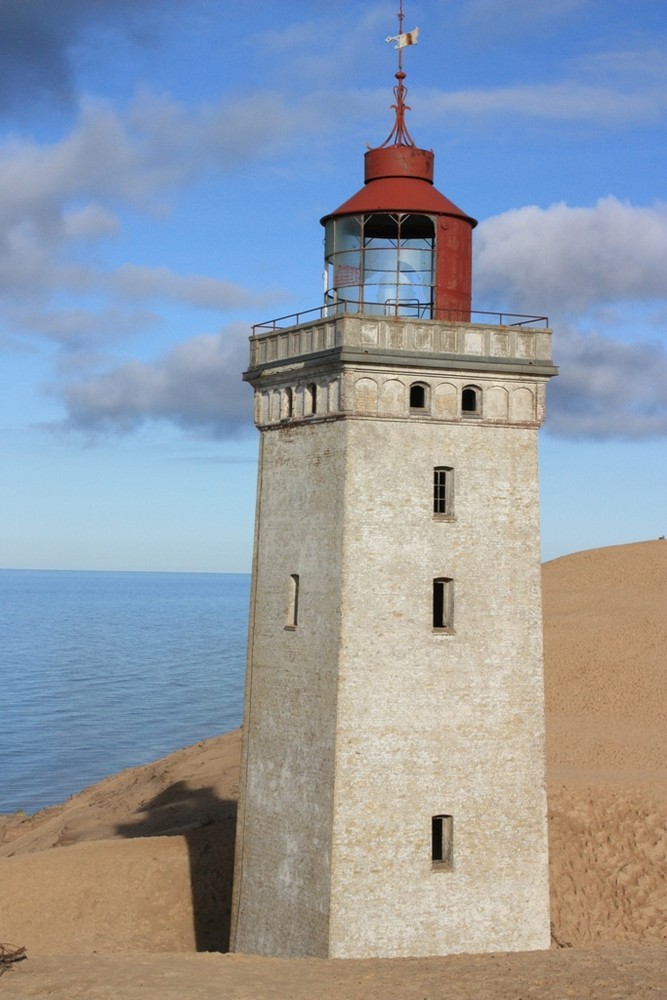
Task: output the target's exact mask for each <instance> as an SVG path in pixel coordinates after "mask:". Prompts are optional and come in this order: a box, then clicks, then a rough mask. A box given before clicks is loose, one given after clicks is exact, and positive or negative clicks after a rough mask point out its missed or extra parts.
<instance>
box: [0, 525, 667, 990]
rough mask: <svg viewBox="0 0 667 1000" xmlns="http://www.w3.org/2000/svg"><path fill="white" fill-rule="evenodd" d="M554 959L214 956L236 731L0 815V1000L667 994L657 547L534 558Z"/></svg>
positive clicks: (662, 604) (223, 924) (665, 546)
mask: <svg viewBox="0 0 667 1000" xmlns="http://www.w3.org/2000/svg"><path fill="white" fill-rule="evenodd" d="M543 591H544V618H545V691H546V706H547V763H548V792H549V842H550V876H551V909H552V937H553V948H552V950H551V951H545V952H532V953H524V954H514V955H482V956H471V955H455V956H450V957H445V958H430V959H383V960H363V961H361V960H355V961H340V960H338V961H323V960H315V959H301V960H282V959H266V958H257V957H252V956H240V955H229V954H220V953H216V954H202V952H207V951H208V952H220V951H223V952H224V950H225V949H226V946H227V941H228V933H229V902H230V892H231V867H232V861H233V851H234V817H235V812H236V800H237V796H238V766H239V752H240V734H239V733H238V732H236V733H228V734H225V735H224V736H220V737H217V738H215V739H212V740H207V741H205V742H203V743H200V744H197V745H196V746H194V747H189V748H186V749H184V750H181V751H178V752H177V753H175V754H172V755H171V756H169V757H166V758H164V759H163V760H160V761H157V762H155V763H152V764H148V765H146V766H144V767H139V768H132V769H130V770H127V771H123V772H121V773H120V774H118V775H114V776H113V777H110V778H107V779H106V780H105V781H102V782H100V783H99V784H98V785H95V786H92V787H91V788H89V789H86V790H85V791H83V792H81V793H80V794H79V795H75V796H73V797H72V798H71V799H69V800H68V801H67V802H66V803H64V804H63V805H58V806H54V807H52V808H50V809H46V810H43V811H42V812H40V813H37V814H36V815H35V816H26V815H25V814H16V815H13V816H7V817H0V941H1V942H3V943H5V944H9V943H11V944H12V945H16V946H19V945H25V946H26V948H27V954H28V959H27V961H25V962H22V963H20V964H16V965H15V966H13V967H12V969H11V970H10V971H8V972H6V973H5V975H3V976H2V978H1V979H0V988H1V989H2V990H3V991H4V993H6V995H7V996H8V997H12V998H32V997H46V996H48V997H50V998H52V1000H71V998H75V997H76V998H82V1000H93V998H95V1000H100V998H111V997H113V998H116V1000H134V998H142V1000H158V998H159V1000H162V998H170V997H179V998H193V1000H194V998H200V997H201V998H213V997H223V996H224V997H225V998H232V1000H233V998H237V997H238V998H241V997H243V998H248V1000H259V998H265V997H266V998H269V997H271V998H273V997H276V998H277V997H287V996H289V997H292V998H294V1000H301V998H303V1000H306V998H308V1000H319V998H324V997H340V998H346V1000H361V998H368V997H374V996H380V995H381V996H382V997H383V998H386V1000H398V998H401V1000H413V998H414V1000H425V998H431V997H433V998H435V997H445V996H446V997H448V998H451V997H455V998H457V1000H468V998H470V1000H472V998H475V1000H485V998H493V1000H505V998H509V997H512V998H519V997H521V998H523V1000H528V998H533V997H534V998H551V997H553V998H559V1000H560V998H565V997H568V998H571V997H581V998H584V997H586V998H589V1000H602V998H604V1000H607V998H611V997H614V998H625V997H632V998H635V997H636V998H648V997H651V998H654V1000H657V998H667V877H666V876H667V781H666V778H667V769H666V753H665V750H666V734H667V541H664V540H658V541H653V542H642V543H637V544H633V545H624V546H615V547H612V548H606V549H597V550H591V551H587V552H580V553H576V554H574V555H571V556H566V557H563V558H561V559H557V560H554V561H553V562H550V563H547V564H545V566H544V567H543Z"/></svg>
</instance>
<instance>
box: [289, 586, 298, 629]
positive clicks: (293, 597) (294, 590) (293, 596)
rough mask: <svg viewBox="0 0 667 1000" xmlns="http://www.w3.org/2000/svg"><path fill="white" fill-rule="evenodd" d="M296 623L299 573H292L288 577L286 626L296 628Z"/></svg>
mask: <svg viewBox="0 0 667 1000" xmlns="http://www.w3.org/2000/svg"><path fill="white" fill-rule="evenodd" d="M298 624H299V574H298V573H292V575H291V576H290V578H289V601H288V605H287V628H296V627H297V625H298Z"/></svg>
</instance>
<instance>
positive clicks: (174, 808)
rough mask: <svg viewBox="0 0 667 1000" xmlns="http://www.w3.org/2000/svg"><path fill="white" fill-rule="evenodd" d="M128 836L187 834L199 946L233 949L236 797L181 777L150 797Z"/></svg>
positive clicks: (127, 828)
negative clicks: (218, 793)
mask: <svg viewBox="0 0 667 1000" xmlns="http://www.w3.org/2000/svg"><path fill="white" fill-rule="evenodd" d="M141 813H142V818H141V819H139V820H138V821H137V822H136V823H123V824H119V825H118V826H117V827H116V830H117V832H118V833H119V834H121V836H123V837H175V836H182V837H184V838H185V841H186V843H187V846H188V855H189V860H190V883H191V885H192V907H193V911H194V925H195V926H194V930H195V941H196V946H197V951H223V952H224V951H229V929H230V918H231V905H232V876H233V871H234V839H235V831H236V802H235V801H233V800H231V799H219V798H218V797H217V796H216V795H215V793H214V791H213V789H212V788H195V789H192V788H190V787H189V786H188V783H187V782H186V781H177V782H175V783H174V784H173V785H170V786H169V787H168V788H165V789H164V790H163V791H162V792H160V793H159V795H156V796H155V797H154V798H152V799H150V800H149V801H148V802H146V803H145V804H144V806H143V808H142V810H141Z"/></svg>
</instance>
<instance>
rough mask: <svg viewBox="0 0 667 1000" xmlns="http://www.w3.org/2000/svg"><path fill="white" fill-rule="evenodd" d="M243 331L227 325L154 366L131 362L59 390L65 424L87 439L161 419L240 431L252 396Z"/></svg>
mask: <svg viewBox="0 0 667 1000" xmlns="http://www.w3.org/2000/svg"><path fill="white" fill-rule="evenodd" d="M249 333H250V330H249V329H248V328H247V327H246V326H242V325H235V326H230V327H228V328H227V329H226V330H225V331H224V332H223V333H220V334H202V335H201V336H198V337H193V338H192V339H191V340H187V341H185V342H184V343H182V344H180V345H178V347H176V348H174V349H173V350H172V351H170V352H169V353H168V354H165V355H164V356H163V357H162V358H159V359H158V360H157V361H156V362H154V363H153V364H147V363H144V362H140V361H130V362H127V363H126V364H123V365H119V366H117V367H116V368H113V369H110V370H109V371H107V372H104V373H102V374H100V375H96V376H93V377H89V378H87V379H80V380H78V381H76V382H71V383H70V384H69V385H67V386H66V387H65V389H64V393H63V394H64V399H65V404H66V407H67V412H68V418H67V421H66V424H65V426H66V427H67V428H69V429H72V430H78V431H81V432H83V433H85V434H87V435H89V436H91V437H95V436H96V435H99V434H127V433H129V432H132V431H136V430H137V429H138V428H140V427H141V426H142V424H144V423H146V422H147V421H168V422H170V423H173V424H176V426H178V427H181V428H182V429H184V430H187V431H198V432H204V433H206V434H207V435H210V436H212V437H216V438H222V437H230V436H235V435H237V434H239V433H240V432H241V431H242V430H244V429H245V428H247V427H248V426H249V424H250V420H251V418H252V392H251V390H250V389H249V388H248V387H247V386H245V385H244V384H243V383H242V381H241V376H240V373H241V372H242V371H243V369H244V368H245V367H246V365H247V357H248V354H247V352H248V341H247V337H248V335H249Z"/></svg>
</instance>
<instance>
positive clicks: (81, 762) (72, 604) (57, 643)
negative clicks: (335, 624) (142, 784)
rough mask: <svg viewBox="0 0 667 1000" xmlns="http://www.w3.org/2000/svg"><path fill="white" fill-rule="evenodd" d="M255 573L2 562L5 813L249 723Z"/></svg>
mask: <svg viewBox="0 0 667 1000" xmlns="http://www.w3.org/2000/svg"><path fill="white" fill-rule="evenodd" d="M249 590H250V577H249V576H246V575H241V574H226V573H220V574H215V573H112V572H58V571H33V570H0V812H14V811H15V810H18V809H25V810H26V811H27V812H34V811H35V810H37V809H41V808H43V807H45V806H48V805H54V804H55V803H57V802H62V801H63V800H64V799H66V798H67V797H68V796H69V795H71V794H73V793H74V792H77V791H80V790H81V789H82V788H85V787H86V786H87V785H90V784H92V783H93V782H96V781H99V780H100V778H103V777H106V776H107V775H109V774H114V773H115V772H116V771H119V770H121V769H122V768H124V767H130V766H133V765H135V764H145V763H148V762H149V761H150V760H153V759H155V758H158V757H161V756H163V755H164V754H167V753H170V752H171V751H173V750H177V749H178V748H179V747H183V746H187V745H189V744H191V743H197V742H198V741H199V740H202V739H206V738H207V737H209V736H215V735H216V734H218V733H222V732H225V731H226V730H228V729H233V728H235V727H236V726H239V725H240V723H241V718H242V704H243V683H244V670H245V648H246V638H247V637H246V630H247V622H248V599H249Z"/></svg>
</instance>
